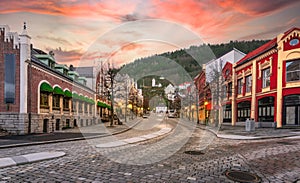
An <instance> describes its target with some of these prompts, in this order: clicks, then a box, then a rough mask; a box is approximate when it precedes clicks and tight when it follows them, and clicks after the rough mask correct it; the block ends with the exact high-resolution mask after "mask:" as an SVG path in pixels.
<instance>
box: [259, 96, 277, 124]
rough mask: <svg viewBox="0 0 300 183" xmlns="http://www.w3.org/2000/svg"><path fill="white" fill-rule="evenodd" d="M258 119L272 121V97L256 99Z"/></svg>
mask: <svg viewBox="0 0 300 183" xmlns="http://www.w3.org/2000/svg"><path fill="white" fill-rule="evenodd" d="M258 121H260V122H274V97H265V98H262V99H260V100H258Z"/></svg>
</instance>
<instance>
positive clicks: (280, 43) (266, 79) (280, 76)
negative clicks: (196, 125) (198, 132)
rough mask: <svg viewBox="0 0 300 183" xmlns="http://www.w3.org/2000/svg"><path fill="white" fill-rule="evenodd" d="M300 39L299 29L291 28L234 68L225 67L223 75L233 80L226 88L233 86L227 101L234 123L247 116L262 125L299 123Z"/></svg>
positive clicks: (249, 54)
mask: <svg viewBox="0 0 300 183" xmlns="http://www.w3.org/2000/svg"><path fill="white" fill-rule="evenodd" d="M299 42H300V29H299V28H292V29H290V30H288V31H287V32H285V33H283V34H280V35H278V36H277V37H276V38H274V39H272V40H271V41H269V42H268V43H266V44H264V45H262V46H261V47H259V48H257V49H256V50H254V51H252V52H250V53H248V54H247V55H246V56H245V57H244V58H242V59H241V60H239V61H238V62H237V63H236V64H233V66H232V68H231V66H230V65H228V67H224V69H223V75H224V76H226V77H227V79H228V80H231V82H229V81H228V82H227V83H225V87H227V88H231V87H232V89H231V90H230V91H231V92H230V93H228V96H227V101H226V104H227V106H226V107H229V108H230V107H231V111H232V113H231V120H229V116H230V115H227V117H228V121H231V123H232V125H235V124H236V123H238V122H244V121H245V120H246V119H247V118H252V119H254V120H255V121H256V122H258V125H259V126H262V127H271V126H274V125H275V123H274V122H276V126H277V127H283V126H299V125H300V43H299ZM226 73H227V74H228V73H230V74H228V76H227V74H226ZM231 73H232V74H231ZM230 77H231V78H230ZM229 84H230V85H229ZM230 94H231V97H230ZM230 100H231V102H230ZM230 103H231V106H230Z"/></svg>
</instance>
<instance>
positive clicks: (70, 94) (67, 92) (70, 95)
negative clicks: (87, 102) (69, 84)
mask: <svg viewBox="0 0 300 183" xmlns="http://www.w3.org/2000/svg"><path fill="white" fill-rule="evenodd" d="M64 95H65V97H68V98H72V93H71V92H70V91H69V90H66V91H65V92H64Z"/></svg>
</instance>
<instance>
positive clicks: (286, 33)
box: [281, 27, 300, 40]
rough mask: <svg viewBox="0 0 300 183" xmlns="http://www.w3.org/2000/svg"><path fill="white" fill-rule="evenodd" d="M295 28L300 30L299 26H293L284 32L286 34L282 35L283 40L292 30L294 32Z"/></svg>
mask: <svg viewBox="0 0 300 183" xmlns="http://www.w3.org/2000/svg"><path fill="white" fill-rule="evenodd" d="M294 30H298V31H300V29H299V28H297V27H293V28H291V29H290V30H288V31H286V32H284V35H283V36H282V38H281V40H283V39H284V38H285V37H286V36H287V35H289V34H290V33H291V32H293V31H294Z"/></svg>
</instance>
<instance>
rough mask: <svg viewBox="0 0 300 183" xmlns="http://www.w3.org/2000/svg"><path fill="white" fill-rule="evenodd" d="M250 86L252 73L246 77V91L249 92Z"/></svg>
mask: <svg viewBox="0 0 300 183" xmlns="http://www.w3.org/2000/svg"><path fill="white" fill-rule="evenodd" d="M251 87H252V75H249V76H247V77H246V93H249V92H251Z"/></svg>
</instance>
